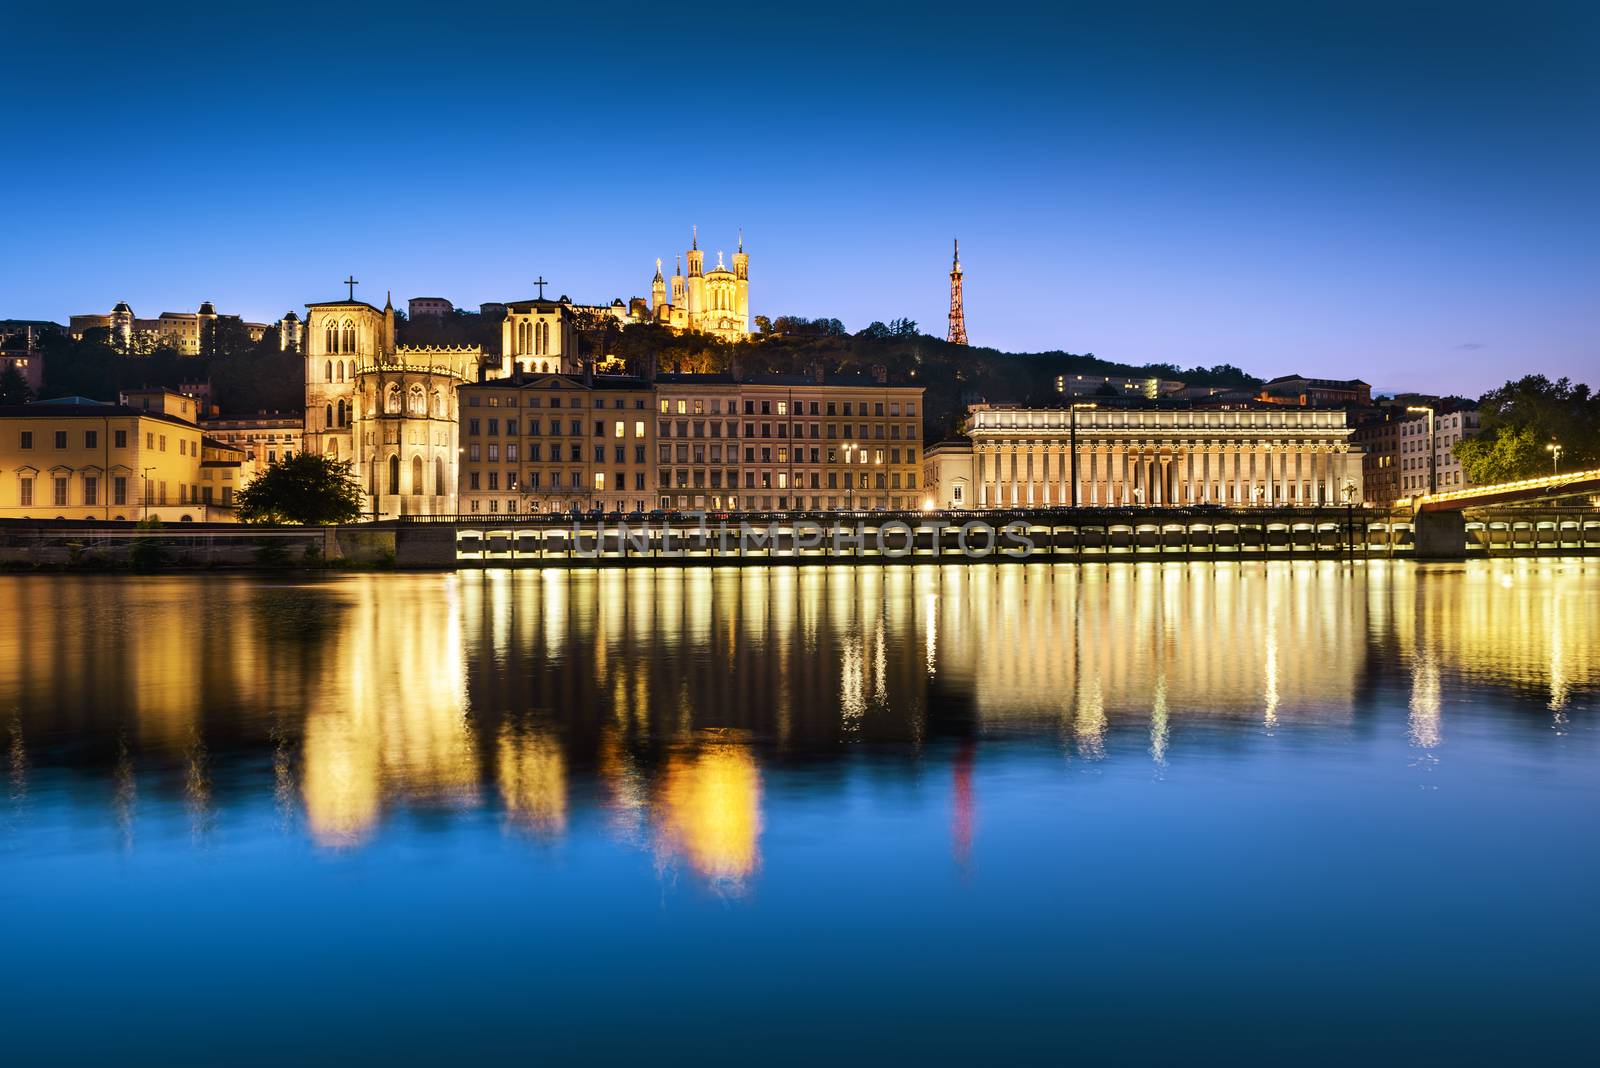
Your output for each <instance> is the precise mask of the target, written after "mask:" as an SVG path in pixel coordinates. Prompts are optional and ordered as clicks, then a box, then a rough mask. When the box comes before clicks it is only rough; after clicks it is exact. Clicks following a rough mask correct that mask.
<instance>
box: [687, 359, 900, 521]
mask: <svg viewBox="0 0 1600 1068" xmlns="http://www.w3.org/2000/svg"><path fill="white" fill-rule="evenodd" d="M922 392H923V391H922V387H920V386H892V385H887V384H883V383H878V382H874V381H872V380H871V379H868V378H864V377H855V376H842V375H841V376H829V377H826V378H823V379H822V380H820V381H819V380H817V379H815V378H808V377H807V376H804V375H757V376H750V377H748V378H740V379H735V378H733V377H731V376H728V375H694V374H672V375H661V376H658V377H657V379H656V382H655V410H656V462H657V470H656V487H657V496H658V500H659V506H660V507H661V508H664V509H669V510H670V509H695V508H709V509H712V510H717V509H728V510H745V511H757V510H759V511H771V510H791V509H792V510H812V511H816V510H824V509H841V508H848V509H908V508H917V507H920V506H921V501H922V495H921V477H922V448H921V446H922V441H921V437H922V416H921V414H920V413H921V408H922Z"/></svg>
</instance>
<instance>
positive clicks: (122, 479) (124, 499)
mask: <svg viewBox="0 0 1600 1068" xmlns="http://www.w3.org/2000/svg"><path fill="white" fill-rule="evenodd" d="M30 493H31V487H30ZM223 500H227V496H226V492H224V496H223ZM111 503H112V504H127V503H128V478H127V476H126V475H117V476H116V477H115V478H113V479H112V480H111Z"/></svg>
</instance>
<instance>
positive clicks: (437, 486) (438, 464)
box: [433, 456, 446, 495]
mask: <svg viewBox="0 0 1600 1068" xmlns="http://www.w3.org/2000/svg"><path fill="white" fill-rule="evenodd" d="M445 485H446V482H445V480H444V457H443V456H435V457H434V458H433V492H434V493H435V494H438V495H442V494H443V493H444V491H445V490H444V487H445Z"/></svg>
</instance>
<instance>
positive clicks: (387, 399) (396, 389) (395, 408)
mask: <svg viewBox="0 0 1600 1068" xmlns="http://www.w3.org/2000/svg"><path fill="white" fill-rule="evenodd" d="M383 410H384V412H385V413H386V414H388V415H399V414H400V383H398V382H390V383H389V388H388V390H387V391H386V392H385V393H384V396H383Z"/></svg>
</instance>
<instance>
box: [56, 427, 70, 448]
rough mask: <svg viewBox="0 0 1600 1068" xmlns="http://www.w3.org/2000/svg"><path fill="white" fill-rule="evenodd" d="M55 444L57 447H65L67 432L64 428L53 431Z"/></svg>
mask: <svg viewBox="0 0 1600 1068" xmlns="http://www.w3.org/2000/svg"><path fill="white" fill-rule="evenodd" d="M55 446H56V448H58V449H64V448H66V447H67V432H66V431H65V430H57V431H56V432H55Z"/></svg>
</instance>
